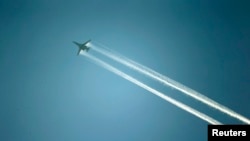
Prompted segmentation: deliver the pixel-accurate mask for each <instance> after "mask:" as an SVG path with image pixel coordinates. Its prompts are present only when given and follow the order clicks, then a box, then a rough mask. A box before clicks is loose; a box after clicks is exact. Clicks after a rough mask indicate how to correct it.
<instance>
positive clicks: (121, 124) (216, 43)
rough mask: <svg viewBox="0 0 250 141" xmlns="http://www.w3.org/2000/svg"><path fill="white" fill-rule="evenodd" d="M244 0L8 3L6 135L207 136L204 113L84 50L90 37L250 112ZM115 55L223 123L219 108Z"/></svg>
mask: <svg viewBox="0 0 250 141" xmlns="http://www.w3.org/2000/svg"><path fill="white" fill-rule="evenodd" d="M248 5H249V3H248V2H246V1H237V2H236V1H228V0H227V1H226V0H220V1H210V0H204V1H195V0H190V1H188V0H183V1H180V0H177V1H176V0H173V1H166V0H164V1H163V0H155V1H147V0H144V1H142V0H135V1H132V0H131V1H130V0H129V1H114V0H107V1H97V0H91V1H90V0H89V1H80V0H71V1H58V0H53V1H47V0H36V1H31V0H23V1H19V0H16V1H13V0H10V1H7V0H3V1H1V2H0V9H1V10H0V18H1V22H0V31H1V32H0V39H1V40H0V68H1V69H0V75H1V81H0V84H1V85H0V96H1V98H0V111H1V113H0V118H1V120H0V132H1V133H0V140H11V141H16V140H18V141H33V140H37V141H44V140H47V141H48V140H51V141H52V140H53V141H55V140H60V141H61V140H65V141H68V140H71V141H72V140H74V141H78V140H88V141H99V140H109V141H110V140H116V141H118V140H119V141H127V140H130V141H139V140H143V141H151V140H157V141H163V140H172V141H182V140H193V141H200V140H206V138H207V135H206V134H207V125H208V123H206V122H205V121H203V120H201V119H199V118H197V117H195V116H193V115H191V114H189V113H187V112H185V111H183V110H181V109H179V108H177V107H175V106H174V105H172V104H170V103H168V102H166V101H164V100H162V99H160V98H158V97H156V96H154V95H152V94H151V93H149V92H147V91H146V90H144V89H141V88H140V87H138V86H136V85H134V84H132V83H131V82H128V81H126V80H124V79H123V78H120V77H119V76H116V75H114V74H113V73H111V72H109V71H107V70H105V69H103V68H101V67H99V66H97V65H95V64H94V63H91V62H90V61H89V60H87V59H86V58H84V57H83V56H76V52H77V47H76V46H75V45H74V44H72V41H73V40H75V41H78V42H84V41H86V40H88V39H92V40H93V43H101V44H104V45H105V46H107V47H109V48H111V49H113V50H115V51H117V52H119V53H120V54H122V55H124V56H126V57H128V58H131V59H133V60H135V61H137V62H139V63H141V64H143V65H145V66H148V67H150V68H152V69H154V70H156V71H158V72H160V73H162V74H164V75H166V76H168V77H170V78H172V79H174V80H176V81H178V82H180V83H182V84H184V85H186V86H188V87H190V88H192V89H194V90H197V91H199V92H201V93H202V94H204V95H206V96H208V97H210V98H212V99H214V100H216V101H217V102H219V103H221V104H223V105H225V106H227V107H229V108H231V109H233V110H235V111H236V112H238V113H240V114H242V115H244V116H246V117H249V118H250V112H249V108H250V105H249V99H250V95H249V93H250V89H249V86H250V75H249V70H250V57H249V54H250V48H249V46H250V19H249V17H250V15H249V13H250V10H249V8H248ZM89 53H91V54H94V55H96V56H97V57H100V58H102V59H104V60H106V61H107V62H109V63H111V64H113V65H115V66H117V67H119V68H120V69H121V70H123V71H125V72H128V73H129V74H130V75H132V76H135V77H136V78H139V79H140V80H142V81H143V82H145V83H147V84H148V85H150V86H152V87H154V88H156V89H158V90H159V91H161V92H164V93H165V94H167V95H169V96H171V97H173V98H176V99H178V100H180V101H182V102H183V103H185V104H188V105H190V106H192V107H193V108H196V109H197V110H201V112H204V113H207V114H208V115H210V116H212V117H214V118H216V119H218V120H219V121H221V122H223V123H225V124H239V123H240V122H239V121H237V120H235V119H232V118H230V117H228V116H226V115H224V114H221V113H220V112H218V111H216V110H214V109H212V108H208V107H207V106H204V105H203V104H200V103H199V102H197V101H195V100H193V99H191V98H189V97H187V96H184V95H182V94H181V93H180V92H178V91H176V90H172V89H170V88H167V87H164V86H162V85H161V84H159V83H157V82H155V81H152V80H150V79H148V78H145V77H144V76H143V75H141V74H138V73H136V72H134V71H131V70H129V69H128V68H126V67H124V66H121V65H119V64H117V63H115V62H113V61H112V60H108V59H107V58H105V57H103V56H101V55H100V54H96V53H95V52H93V51H91V50H90V52H89Z"/></svg>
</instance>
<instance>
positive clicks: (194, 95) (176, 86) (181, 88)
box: [90, 44, 250, 124]
mask: <svg viewBox="0 0 250 141" xmlns="http://www.w3.org/2000/svg"><path fill="white" fill-rule="evenodd" d="M90 47H91V48H92V49H93V50H95V51H97V52H99V53H101V54H103V55H105V56H107V57H109V58H111V59H113V60H115V61H117V62H119V63H122V64H123V65H125V66H128V67H130V68H132V69H134V70H136V71H138V72H141V73H143V74H144V75H146V76H148V77H151V78H153V79H154V80H157V81H159V82H161V83H163V84H164V85H166V86H170V87H172V88H174V89H176V90H179V91H181V92H183V93H184V94H186V95H188V96H190V97H192V98H194V99H196V100H198V101H200V102H202V103H204V104H207V105H208V106H210V107H212V108H214V109H217V110H219V111H221V112H223V113H225V114H227V115H229V116H231V117H233V118H236V119H238V120H240V121H241V122H244V123H246V124H250V120H249V119H248V118H246V117H244V116H242V115H240V114H238V113H236V112H234V111H233V110H231V109H229V108H227V107H225V106H223V105H221V104H219V103H217V102H216V101H214V100H212V99H210V98H208V97H206V96H204V95H202V94H201V93H199V92H197V91H195V90H192V89H191V88H188V87H187V86H184V85H183V84H180V83H178V82H176V81H174V80H172V79H170V78H168V77H166V76H164V75H162V74H160V73H158V72H156V71H154V70H152V69H150V68H148V67H146V66H143V65H141V64H139V63H137V62H135V61H133V60H131V59H128V58H126V57H124V56H122V55H120V54H118V53H114V51H111V50H110V49H106V50H105V49H102V48H99V47H97V46H95V45H93V44H90ZM108 50H109V51H108ZM112 52H113V53H112Z"/></svg>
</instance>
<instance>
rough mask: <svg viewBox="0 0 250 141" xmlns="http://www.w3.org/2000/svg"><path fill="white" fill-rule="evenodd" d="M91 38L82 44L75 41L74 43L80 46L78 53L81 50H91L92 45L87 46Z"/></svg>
mask: <svg viewBox="0 0 250 141" xmlns="http://www.w3.org/2000/svg"><path fill="white" fill-rule="evenodd" d="M90 41H91V40H88V41H87V42H85V43H83V44H80V43H77V42H76V41H73V43H74V44H76V45H77V46H78V47H79V50H78V52H77V55H79V54H80V52H81V51H84V50H86V51H89V49H90V47H88V46H87V44H88V43H89V42H90Z"/></svg>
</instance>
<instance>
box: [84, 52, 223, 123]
mask: <svg viewBox="0 0 250 141" xmlns="http://www.w3.org/2000/svg"><path fill="white" fill-rule="evenodd" d="M81 55H84V56H86V57H87V58H89V59H91V60H92V61H93V62H95V63H96V64H97V65H100V66H102V67H103V68H105V69H107V70H109V71H111V72H113V73H115V74H116V75H119V76H121V77H122V78H124V79H126V80H128V81H130V82H132V83H134V84H136V85H138V86H140V87H141V88H143V89H145V90H147V91H149V92H151V93H153V94H155V95H157V96H159V97H160V98H162V99H164V100H166V101H168V102H170V103H172V104H174V105H175V106H177V107H179V108H181V109H183V110H185V111H187V112H189V113H191V114H193V115H195V116H197V117H199V118H200V119H203V120H204V121H207V122H208V123H210V124H214V125H219V124H222V123H220V122H219V121H217V120H215V119H213V118H211V117H209V116H207V115H205V114H203V113H201V112H199V111H197V110H195V109H193V108H191V107H189V106H187V105H185V104H183V103H181V102H179V101H176V100H175V99H172V98H171V97H168V96H166V95H164V94H163V93H161V92H159V91H157V90H155V89H153V88H151V87H149V86H148V85H146V84H144V83H142V82H140V81H139V80H137V79H135V78H133V77H131V76H129V75H128V74H126V73H124V72H122V71H120V70H118V69H117V68H115V67H113V66H111V65H109V64H108V63H106V62H104V61H102V60H100V59H98V58H96V57H94V56H92V55H90V54H87V53H81Z"/></svg>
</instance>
